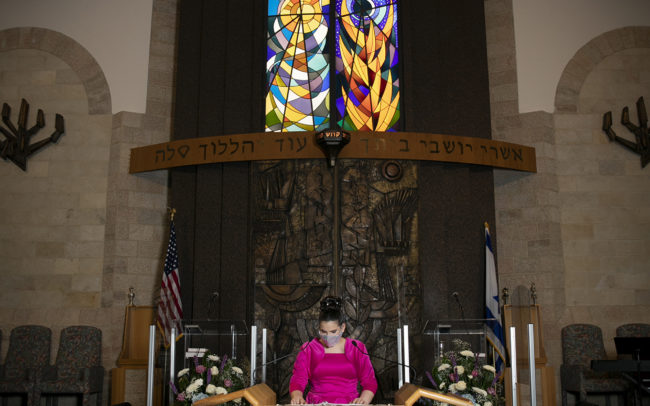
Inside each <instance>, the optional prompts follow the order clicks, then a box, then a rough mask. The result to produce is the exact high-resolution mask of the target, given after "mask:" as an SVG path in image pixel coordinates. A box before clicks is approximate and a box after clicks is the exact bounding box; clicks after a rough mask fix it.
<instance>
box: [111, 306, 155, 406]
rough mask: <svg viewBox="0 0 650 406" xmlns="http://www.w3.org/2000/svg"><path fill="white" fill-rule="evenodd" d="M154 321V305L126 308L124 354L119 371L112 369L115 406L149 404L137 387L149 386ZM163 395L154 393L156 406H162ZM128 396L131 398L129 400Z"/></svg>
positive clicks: (118, 360)
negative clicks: (149, 359) (125, 403)
mask: <svg viewBox="0 0 650 406" xmlns="http://www.w3.org/2000/svg"><path fill="white" fill-rule="evenodd" d="M153 320H154V307H153V306H134V305H129V306H126V309H125V315H124V335H123V337H122V351H121V352H120V355H119V358H118V359H117V368H113V369H112V370H111V399H110V402H111V404H116V403H122V402H125V401H130V402H133V403H144V402H145V401H146V399H145V398H144V395H145V394H144V392H143V391H142V390H141V388H140V387H138V388H137V389H136V388H134V387H133V386H134V384H137V383H140V384H142V383H144V384H146V382H147V379H146V374H147V371H146V369H147V362H148V353H149V325H151V324H152V323H153ZM156 373H159V371H156ZM156 382H158V380H157V381H156ZM127 384H129V385H130V386H127ZM160 392H161V387H158V388H157V389H156V390H154V400H153V404H154V405H159V404H160V398H159V395H160ZM127 393H128V394H129V397H130V398H129V399H127ZM136 398H137V399H136Z"/></svg>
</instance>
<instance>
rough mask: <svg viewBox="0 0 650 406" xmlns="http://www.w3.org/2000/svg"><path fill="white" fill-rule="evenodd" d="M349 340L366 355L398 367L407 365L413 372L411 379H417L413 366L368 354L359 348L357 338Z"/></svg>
mask: <svg viewBox="0 0 650 406" xmlns="http://www.w3.org/2000/svg"><path fill="white" fill-rule="evenodd" d="M351 341H352V345H353V346H354V348H356V349H357V350H359V352H360V353H362V354H363V355H367V356H369V357H372V358H377V359H380V360H382V361H386V362H390V363H392V364H394V365H397V366H400V367H408V369H410V370H411V372H412V373H413V381H414V382H415V381H416V379H417V371H416V370H415V367H414V366H412V365H406V364H402V363H401V362H397V361H393V360H392V359H388V358H384V357H380V356H378V355H370V354H368V353H367V352H364V351H362V350H361V348H359V344H358V343H357V340H352V339H351Z"/></svg>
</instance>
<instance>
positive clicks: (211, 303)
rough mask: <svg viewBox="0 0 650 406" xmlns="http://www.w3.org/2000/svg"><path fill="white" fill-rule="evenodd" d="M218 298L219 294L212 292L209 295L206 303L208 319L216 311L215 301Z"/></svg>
mask: <svg viewBox="0 0 650 406" xmlns="http://www.w3.org/2000/svg"><path fill="white" fill-rule="evenodd" d="M218 298H219V292H218V291H216V290H215V291H214V292H212V293H211V294H210V300H209V301H208V319H209V318H210V316H212V313H213V312H215V311H216V310H217V303H216V301H217V299H218Z"/></svg>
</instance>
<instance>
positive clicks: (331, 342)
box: [320, 331, 343, 347]
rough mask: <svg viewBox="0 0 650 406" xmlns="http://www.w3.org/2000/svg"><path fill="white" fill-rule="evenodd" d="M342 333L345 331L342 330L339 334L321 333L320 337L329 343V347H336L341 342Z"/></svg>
mask: <svg viewBox="0 0 650 406" xmlns="http://www.w3.org/2000/svg"><path fill="white" fill-rule="evenodd" d="M342 335H343V332H342V331H341V332H340V333H339V334H334V335H328V334H321V335H320V338H321V340H323V341H325V344H327V346H328V347H334V346H335V345H336V344H337V343H338V342H339V340H340V339H341V336H342Z"/></svg>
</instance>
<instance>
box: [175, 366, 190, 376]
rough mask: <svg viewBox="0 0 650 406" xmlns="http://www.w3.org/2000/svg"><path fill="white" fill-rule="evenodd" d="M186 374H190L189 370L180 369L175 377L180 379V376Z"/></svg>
mask: <svg viewBox="0 0 650 406" xmlns="http://www.w3.org/2000/svg"><path fill="white" fill-rule="evenodd" d="M188 372H190V369H189V368H185V369H181V370H180V371H178V375H177V376H178V377H179V378H180V377H181V376H183V375H185V374H187V373H188Z"/></svg>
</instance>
